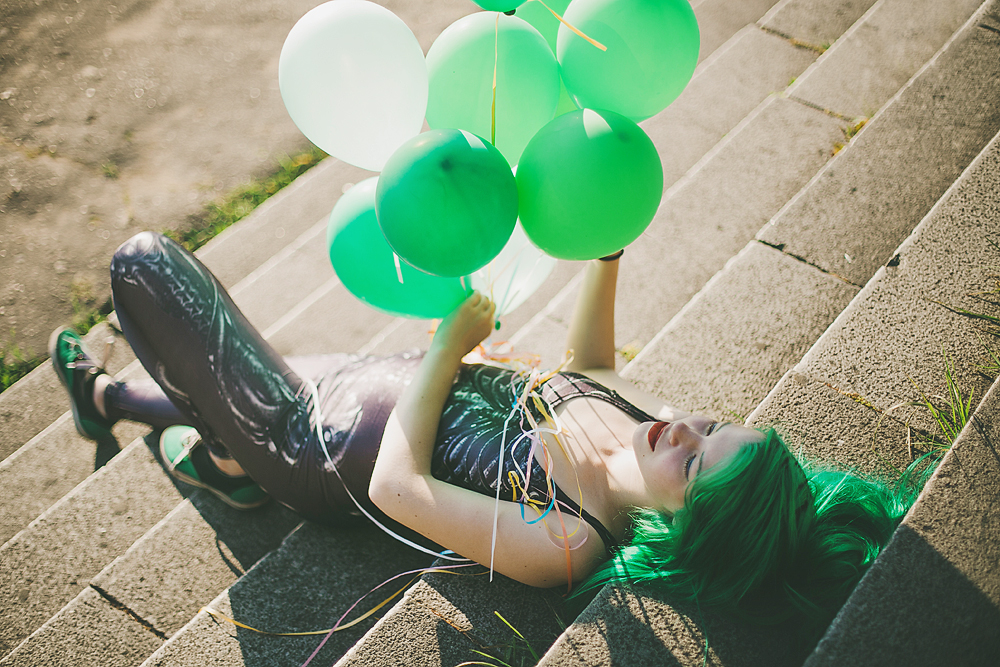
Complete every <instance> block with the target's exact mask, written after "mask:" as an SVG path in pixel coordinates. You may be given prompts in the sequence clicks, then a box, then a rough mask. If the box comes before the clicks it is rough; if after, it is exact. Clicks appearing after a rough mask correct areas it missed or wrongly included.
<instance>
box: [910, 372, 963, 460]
mask: <svg viewBox="0 0 1000 667" xmlns="http://www.w3.org/2000/svg"><path fill="white" fill-rule="evenodd" d="M944 381H945V393H944V395H936V396H933V397H928V396H927V394H925V393H924V392H923V391H922V390H921V389H920V387H918V386H917V383H916V382H913V380H912V379H911V380H910V382H913V386H914V387H915V388H916V389H917V393H918V394H920V401H919V403H918V405H922V406H923V407H924V408H925V409H926V410H927V412H928V413H929V414H930V415H931V417H932V418H933V419H934V423H935V424H936V425H937V427H938V431H939V432H940V437H924V438H921V439H920V440H919V444H920V445H921V446H922V448H924V449H925V450H926V451H929V452H937V453H944V452H945V451H947V450H948V448H950V447H951V446H952V445H953V444H954V443H955V440H957V439H958V434H959V433H961V432H962V429H963V428H965V425H966V424H967V423H968V422H969V417H971V416H972V397H973V395H974V394H975V391H974V390H970V391H969V393H968V395H965V394H964V392H963V391H962V390H961V388H960V387H959V386H958V384H957V383H956V382H955V367H954V365H953V364H952V361H951V359H949V358H948V355H947V354H945V355H944Z"/></svg>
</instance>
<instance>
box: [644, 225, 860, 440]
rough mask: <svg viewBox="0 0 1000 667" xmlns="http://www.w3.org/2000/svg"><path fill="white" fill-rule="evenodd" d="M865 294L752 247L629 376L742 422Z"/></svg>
mask: <svg viewBox="0 0 1000 667" xmlns="http://www.w3.org/2000/svg"><path fill="white" fill-rule="evenodd" d="M857 292H858V290H857V288H856V287H854V286H853V285H849V284H847V283H845V282H843V281H842V280H838V279H837V278H834V277H833V276H830V275H829V274H825V273H822V272H821V271H818V270H816V269H815V268H813V267H811V266H809V265H807V264H804V263H802V262H800V261H798V260H795V259H793V258H791V257H788V256H787V255H784V254H782V253H780V252H778V251H777V250H774V249H773V248H769V247H767V246H765V245H763V244H762V243H758V242H756V241H751V242H750V243H749V244H748V245H747V247H746V248H744V249H743V250H742V251H741V252H740V253H739V254H738V255H736V257H734V258H733V259H732V260H731V261H730V262H729V263H727V264H726V266H725V268H724V269H723V270H722V271H721V272H720V273H719V274H717V275H716V276H715V277H714V278H713V279H712V280H711V281H710V282H709V284H708V285H706V287H705V289H703V290H702V291H701V292H699V293H698V294H697V295H695V297H694V298H693V299H692V300H691V301H689V302H688V304H687V305H686V306H685V307H684V309H683V310H682V311H681V313H679V314H678V316H677V317H675V318H673V319H672V320H671V321H670V322H669V323H668V324H667V325H666V326H665V327H664V328H663V329H662V330H661V331H660V333H659V334H657V336H656V338H655V339H654V340H653V341H651V342H650V343H649V344H648V345H647V346H646V347H645V348H643V350H642V352H641V353H640V354H639V356H637V357H636V358H635V359H634V360H633V361H632V363H630V364H629V365H628V367H627V368H626V370H625V377H628V378H629V379H630V380H632V381H633V382H635V383H636V384H637V385H638V386H640V387H642V388H643V389H645V390H646V391H649V392H650V393H652V394H655V395H658V396H666V397H669V398H670V401H671V405H675V406H677V407H679V408H682V409H684V410H687V411H691V412H695V413H698V414H707V415H714V416H715V417H716V418H718V419H723V420H729V421H733V420H734V419H735V421H738V422H742V421H743V420H744V419H745V417H746V415H747V414H749V412H750V411H751V410H752V409H753V408H754V407H755V406H756V405H757V404H758V403H760V401H761V400H762V399H763V398H764V396H766V395H767V393H768V391H770V389H771V388H772V387H773V386H774V384H775V383H776V382H777V381H778V380H779V379H780V378H781V376H782V375H784V373H785V371H787V370H788V369H789V368H791V367H792V366H794V365H795V364H796V363H798V362H799V361H800V360H801V359H802V355H803V354H805V352H806V351H807V350H808V349H809V347H811V346H812V344H813V343H814V342H815V341H816V339H817V338H819V336H820V335H821V334H822V333H823V331H825V330H826V328H827V327H828V326H829V325H830V323H831V322H833V320H834V319H835V318H836V317H837V315H838V314H839V313H840V311H842V310H843V309H844V307H845V306H847V304H848V303H850V301H851V299H852V298H853V297H854V295H855V294H857Z"/></svg>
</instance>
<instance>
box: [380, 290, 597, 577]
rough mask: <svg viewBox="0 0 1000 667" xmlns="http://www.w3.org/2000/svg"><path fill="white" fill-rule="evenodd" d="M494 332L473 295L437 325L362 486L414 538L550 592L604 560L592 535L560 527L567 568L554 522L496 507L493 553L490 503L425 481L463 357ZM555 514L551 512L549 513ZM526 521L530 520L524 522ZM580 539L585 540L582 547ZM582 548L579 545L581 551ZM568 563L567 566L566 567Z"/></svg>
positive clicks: (489, 312)
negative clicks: (535, 520)
mask: <svg viewBox="0 0 1000 667" xmlns="http://www.w3.org/2000/svg"><path fill="white" fill-rule="evenodd" d="M492 327H493V304H491V303H490V302H489V300H487V299H486V298H485V297H482V296H479V295H478V294H477V295H473V296H472V297H470V298H469V299H468V300H467V301H466V302H465V303H464V304H462V305H461V306H460V307H459V308H458V309H457V310H456V311H455V312H454V313H452V314H451V315H449V316H448V318H446V319H445V320H444V322H442V323H441V326H440V327H438V331H437V333H436V334H435V336H434V340H433V342H432V343H431V348H430V350H429V351H428V352H427V355H426V356H425V357H424V360H423V361H422V362H421V364H420V368H419V369H418V371H417V374H416V376H415V377H414V379H413V381H412V382H411V383H410V385H409V386H408V387H407V389H406V390H405V391H404V392H403V395H402V396H401V397H400V401H399V403H398V404H397V405H396V409H395V410H393V412H392V414H391V415H390V417H389V422H388V424H387V425H386V430H385V434H384V436H383V438H382V444H381V447H380V450H379V454H378V458H377V459H376V461H375V469H374V471H373V474H372V480H371V484H370V485H369V491H368V493H369V496H370V497H371V500H372V502H374V503H375V504H376V505H377V506H378V507H379V508H380V509H381V510H382V511H383V512H385V513H386V514H387V515H389V516H390V517H392V518H393V519H395V520H397V521H399V522H400V523H402V524H404V525H406V526H409V527H410V528H412V529H414V530H416V531H417V532H419V533H421V534H422V535H425V536H426V537H428V538H430V539H432V540H434V541H435V542H437V543H438V544H441V545H444V546H446V547H447V548H449V549H452V550H454V551H455V552H456V553H459V554H462V555H463V556H465V557H467V558H471V559H472V560H475V561H477V562H479V563H482V564H484V565H489V564H490V562H491V558H492V562H493V564H494V567H495V569H496V571H497V572H500V573H501V574H505V575H507V576H509V577H512V578H514V579H517V580H518V581H521V582H524V583H527V584H530V585H534V586H555V585H558V584H562V583H565V582H566V581H567V578H568V577H572V578H573V579H579V578H581V577H582V576H585V575H586V574H588V573H589V572H590V571H591V570H592V569H593V567H594V566H595V565H596V564H597V563H598V562H599V561H600V559H601V558H603V554H604V547H603V545H602V543H601V540H600V538H599V537H597V535H596V533H594V531H593V529H592V528H590V527H589V526H587V525H586V524H582V523H580V522H578V521H576V520H569V519H567V521H566V522H565V523H566V524H567V528H568V530H569V532H573V531H574V530H576V529H577V528H579V530H576V533H575V535H573V536H572V537H571V538H570V539H569V540H568V542H569V543H570V546H571V547H579V548H577V549H576V550H575V551H573V552H572V558H571V559H570V563H567V558H566V553H565V550H564V549H562V548H560V546H561V542H562V540H561V539H560V538H558V537H553V533H554V534H555V535H559V533H560V531H561V527H560V526H558V524H557V523H554V522H555V520H556V518H557V517H555V516H553V517H550V518H548V519H546V521H541V522H538V523H535V524H528V523H526V522H525V521H523V520H522V519H521V509H522V508H521V507H520V506H518V505H517V504H515V503H512V502H506V501H501V502H500V504H499V512H498V527H497V545H496V551H495V554H494V553H493V552H492V547H491V543H492V536H493V519H494V512H495V511H496V510H497V504H496V501H495V500H494V499H492V498H489V497H487V496H484V495H482V494H479V493H476V492H474V491H469V490H467V489H462V488H459V487H457V486H453V485H451V484H447V483H445V482H442V481H440V480H438V479H435V478H434V477H433V476H431V457H432V453H433V447H434V442H435V440H436V437H437V429H438V424H439V422H440V419H441V412H442V410H443V409H444V404H445V402H446V401H447V399H448V394H449V393H450V391H451V385H452V382H453V380H454V378H455V374H456V373H457V371H458V369H459V366H460V365H461V361H462V357H463V356H464V355H465V354H467V353H468V352H469V351H471V350H472V349H473V348H474V347H475V346H476V345H478V344H479V342H481V341H482V340H483V339H484V338H486V336H487V335H489V332H490V331H492ZM553 514H554V513H553ZM529 518H531V517H529ZM584 537H586V538H587V539H586V541H584V539H583V538H584ZM581 543H582V546H580V545H581ZM567 565H570V566H571V569H568V567H567Z"/></svg>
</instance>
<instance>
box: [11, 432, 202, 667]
mask: <svg viewBox="0 0 1000 667" xmlns="http://www.w3.org/2000/svg"><path fill="white" fill-rule="evenodd" d="M181 499H182V496H181V494H180V493H178V491H177V490H176V489H175V488H174V487H173V486H172V485H171V484H170V482H169V481H167V476H166V475H165V474H164V473H163V471H162V469H161V468H160V466H159V464H157V463H156V461H155V459H154V458H153V455H152V454H151V453H150V451H149V448H148V447H147V446H146V443H145V442H144V441H142V440H136V441H134V442H133V443H132V444H131V445H129V446H128V447H126V448H125V449H124V450H123V451H122V454H121V455H120V456H117V457H115V458H114V459H113V460H112V462H111V463H109V464H108V465H106V466H104V467H103V468H102V469H101V470H99V471H97V472H96V473H94V474H93V475H91V477H89V478H88V480H87V482H86V483H85V484H81V485H80V486H79V487H77V488H76V489H75V490H74V491H73V493H71V494H69V495H68V496H66V497H65V498H64V499H63V500H62V501H60V502H59V503H58V504H57V505H55V506H53V507H52V508H50V509H49V510H48V511H46V512H45V514H43V515H42V516H40V517H39V518H38V519H36V520H35V521H34V522H32V523H31V525H30V526H28V528H26V529H25V530H23V531H22V532H20V533H19V534H18V535H16V536H15V537H14V538H13V539H11V540H9V541H8V542H7V543H6V544H4V545H3V546H2V547H0V655H4V654H6V653H8V652H9V651H11V650H12V649H13V648H14V647H15V646H17V645H18V644H19V643H20V642H21V641H22V640H23V639H24V638H25V637H27V636H28V635H29V634H31V633H32V632H34V631H35V630H36V629H37V628H38V627H40V626H41V625H42V624H43V623H45V622H46V621H47V620H48V619H49V618H51V617H52V616H53V615H54V614H55V613H56V612H58V611H59V610H60V609H61V608H62V607H63V606H64V605H65V604H66V603H68V602H69V601H70V600H72V599H73V598H74V597H75V596H76V595H77V594H78V593H79V592H80V591H81V590H82V589H83V588H84V587H85V586H86V585H87V583H88V582H89V580H90V578H91V577H93V576H94V575H95V574H97V573H98V572H100V570H101V569H102V568H103V567H104V566H105V565H106V564H107V563H108V562H110V561H111V560H113V559H114V558H115V557H116V556H118V555H119V554H122V553H124V552H125V551H126V550H127V549H128V548H129V547H130V546H131V545H132V543H133V542H135V541H136V539H138V538H139V537H141V536H142V535H143V534H144V533H145V532H146V531H147V530H149V528H150V527H151V526H153V525H155V524H156V523H157V522H158V521H159V520H160V519H161V518H163V517H164V516H165V515H166V514H167V513H168V512H169V511H170V510H171V509H173V508H174V506H176V505H177V503H178V502H180V501H181Z"/></svg>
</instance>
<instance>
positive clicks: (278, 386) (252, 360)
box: [106, 232, 419, 524]
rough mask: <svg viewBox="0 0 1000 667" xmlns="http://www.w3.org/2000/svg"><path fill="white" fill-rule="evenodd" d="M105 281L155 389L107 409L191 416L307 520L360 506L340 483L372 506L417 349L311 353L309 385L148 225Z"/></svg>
mask: <svg viewBox="0 0 1000 667" xmlns="http://www.w3.org/2000/svg"><path fill="white" fill-rule="evenodd" d="M111 285H112V292H113V295H114V302H115V309H116V312H117V313H118V319H119V321H120V322H121V327H122V331H123V332H124V333H125V337H126V338H127V339H128V342H129V344H130V345H131V346H132V348H133V350H134V351H135V353H136V356H137V357H138V358H139V360H140V361H141V363H142V365H143V366H144V367H145V369H146V371H147V372H148V373H149V375H150V376H151V377H152V378H153V380H155V382H156V384H157V385H158V387H159V389H156V388H154V387H152V385H151V384H148V383H145V384H144V383H142V382H139V383H126V384H125V385H119V386H115V387H113V388H112V389H111V390H109V391H108V393H107V394H106V400H107V401H108V409H109V414H110V415H111V416H125V417H128V418H130V419H136V420H138V421H144V422H146V423H149V424H152V425H153V426H154V427H157V428H162V427H164V426H166V425H168V424H170V423H182V424H189V425H192V426H194V427H195V428H197V429H198V431H199V433H200V434H201V436H202V439H203V441H204V442H205V444H206V445H207V446H208V447H209V448H210V449H211V451H212V452H213V453H214V454H216V455H217V456H221V457H233V458H235V459H236V460H237V461H238V462H239V464H240V465H241V466H242V467H243V469H244V470H246V471H247V473H248V474H249V475H250V476H251V477H252V478H253V479H254V481H256V482H257V483H259V484H260V485H261V486H262V487H263V488H264V489H265V490H266V491H267V492H268V493H270V494H271V495H272V496H273V497H274V498H275V499H277V500H278V501H280V502H282V503H283V504H285V505H287V506H289V507H291V508H292V509H294V510H296V511H297V512H299V513H300V514H302V515H303V516H306V517H307V518H312V519H317V520H320V521H323V522H325V523H333V524H339V523H344V522H345V521H351V520H352V518H353V517H357V516H359V514H360V513H359V512H358V510H357V509H356V507H355V506H354V502H353V501H351V499H350V498H349V497H348V495H347V493H346V491H345V486H346V488H347V489H349V490H350V492H351V494H353V496H354V497H355V498H356V499H357V500H358V501H360V502H361V503H362V504H363V505H364V506H365V507H366V509H368V510H369V511H372V512H376V513H377V510H375V508H374V506H372V505H371V503H370V502H369V501H368V494H367V488H368V480H369V479H370V476H371V468H372V466H373V465H374V461H375V456H376V454H377V453H378V445H379V443H380V442H381V437H382V431H383V430H384V427H385V423H386V421H387V420H388V416H389V413H390V412H391V410H392V408H393V406H394V405H395V402H396V399H397V398H398V396H399V393H400V392H401V390H402V388H403V387H404V386H405V384H406V383H407V382H408V381H409V378H410V377H412V371H413V370H414V369H415V368H416V365H417V364H418V363H419V359H418V358H416V357H414V356H412V355H400V356H398V357H394V358H393V357H390V358H387V359H380V358H369V357H355V356H352V355H345V354H340V355H327V356H323V357H315V358H310V359H307V360H306V362H305V363H303V364H302V365H303V367H304V368H307V370H308V372H309V373H310V374H311V377H310V380H311V381H315V382H316V384H311V383H310V381H307V380H303V376H302V375H300V374H299V373H296V372H295V371H293V370H292V368H291V367H290V366H289V362H291V363H294V360H289V361H288V362H286V360H285V359H283V358H282V357H281V356H280V355H279V354H277V353H276V352H275V351H274V350H273V349H272V348H271V346H270V345H268V344H267V342H266V341H264V339H263V338H262V337H261V336H260V334H259V333H258V332H257V331H256V329H254V327H253V326H252V325H251V324H250V323H249V322H248V321H247V319H246V318H245V317H244V316H243V314H242V313H241V312H240V310H239V309H238V308H237V307H236V305H235V304H234V303H233V301H232V299H231V298H230V297H229V295H228V294H227V293H226V291H225V289H224V288H223V287H222V285H221V284H220V283H219V282H218V280H216V278H215V277H214V276H213V275H212V274H211V273H210V272H209V271H208V269H207V268H206V267H205V266H204V265H203V264H201V262H199V261H198V260H197V259H196V258H195V257H194V255H192V254H191V253H189V252H187V251H186V250H184V249H183V248H181V247H180V246H179V245H177V244H176V243H174V242H173V241H171V240H169V239H167V238H166V237H164V236H162V235H159V234H154V233H151V232H143V233H141V234H138V235H137V236H135V237H133V238H132V239H130V240H129V241H127V242H126V243H124V244H123V245H122V246H121V247H120V248H119V249H118V251H117V252H116V253H115V256H114V259H113V260H112V263H111ZM317 408H319V409H318V410H317ZM320 414H322V415H324V418H323V420H322V423H321V424H320V429H319V431H318V432H317V429H316V428H315V421H313V420H315V419H316V418H317V416H318V415H320ZM321 438H322V440H321ZM342 480H343V482H342ZM379 514H380V513H379Z"/></svg>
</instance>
